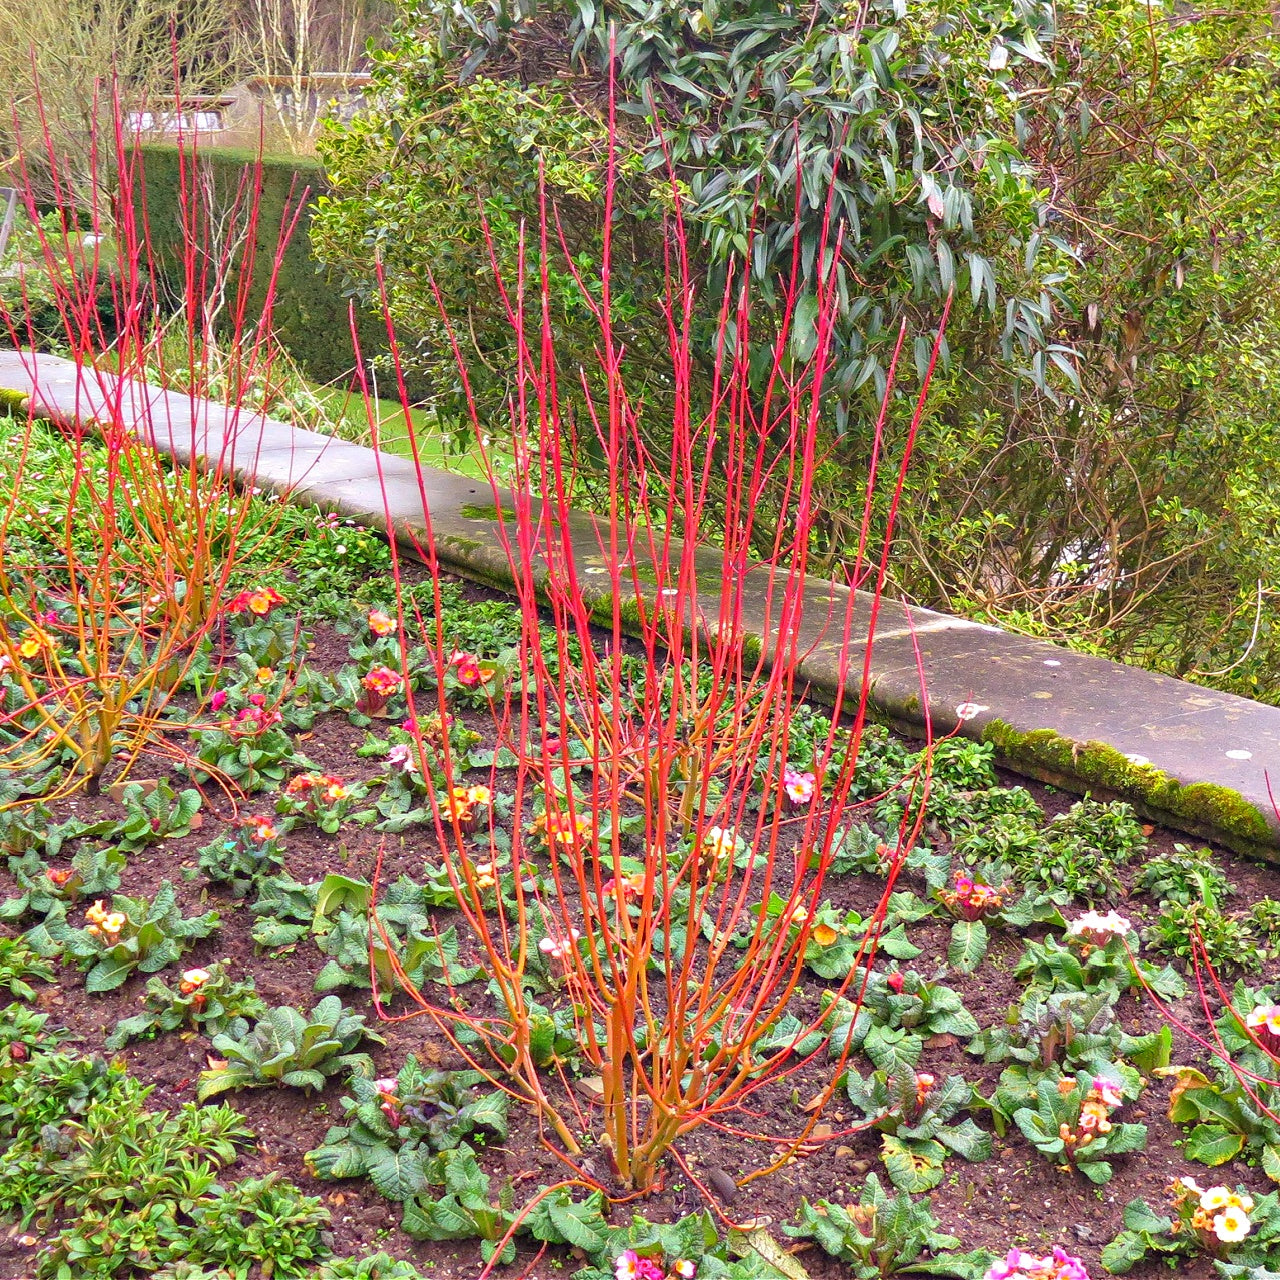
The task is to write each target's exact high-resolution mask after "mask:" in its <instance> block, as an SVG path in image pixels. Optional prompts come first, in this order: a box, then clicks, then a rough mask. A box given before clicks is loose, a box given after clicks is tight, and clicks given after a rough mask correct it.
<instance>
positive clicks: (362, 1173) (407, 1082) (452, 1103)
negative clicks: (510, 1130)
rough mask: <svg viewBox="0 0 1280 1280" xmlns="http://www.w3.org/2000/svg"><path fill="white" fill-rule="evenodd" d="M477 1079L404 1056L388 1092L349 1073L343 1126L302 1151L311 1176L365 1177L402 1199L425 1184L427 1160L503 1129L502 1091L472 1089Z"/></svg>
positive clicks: (468, 1073) (500, 1133)
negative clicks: (475, 1091)
mask: <svg viewBox="0 0 1280 1280" xmlns="http://www.w3.org/2000/svg"><path fill="white" fill-rule="evenodd" d="M482 1079H483V1077H482V1076H481V1075H480V1074H479V1073H478V1072H474V1071H434V1070H429V1069H424V1068H422V1067H421V1066H420V1065H419V1064H418V1060H417V1059H416V1058H415V1057H414V1056H413V1055H412V1054H411V1055H410V1056H409V1057H408V1058H407V1059H406V1060H405V1064H404V1066H403V1067H401V1068H400V1072H399V1074H398V1075H397V1076H396V1078H395V1088H394V1091H393V1093H392V1094H391V1095H390V1096H389V1095H388V1094H387V1093H386V1092H383V1091H382V1090H380V1089H379V1083H383V1084H385V1082H377V1081H374V1080H373V1079H372V1078H371V1077H370V1076H369V1075H367V1074H365V1073H362V1072H356V1073H353V1074H352V1077H351V1080H350V1092H349V1093H348V1094H347V1096H346V1097H344V1098H342V1099H341V1105H342V1109H343V1112H344V1119H345V1123H344V1124H342V1125H336V1126H334V1127H333V1128H331V1129H330V1130H329V1131H328V1133H326V1134H325V1137H324V1142H323V1143H322V1144H321V1145H320V1146H318V1147H316V1148H315V1149H314V1150H313V1151H308V1152H307V1155H306V1161H307V1165H308V1167H309V1168H310V1169H311V1171H312V1172H313V1173H314V1174H315V1175H316V1177H317V1178H326V1179H332V1180H338V1179H342V1178H368V1179H369V1180H370V1181H371V1182H372V1183H373V1185H374V1186H375V1187H376V1188H377V1190H378V1193H379V1194H380V1195H383V1196H385V1197H386V1198H387V1199H388V1200H407V1199H408V1198H409V1197H410V1196H412V1195H418V1194H422V1193H424V1192H426V1190H427V1188H428V1185H429V1184H428V1181H427V1165H428V1162H429V1161H430V1159H431V1157H432V1155H433V1154H434V1153H435V1152H438V1151H444V1150H448V1149H449V1148H451V1147H456V1146H458V1145H459V1144H460V1143H461V1141H462V1139H463V1138H465V1137H467V1136H468V1135H469V1134H471V1133H473V1132H474V1131H475V1130H477V1129H483V1130H487V1131H488V1132H489V1133H492V1134H494V1135H495V1136H496V1137H499V1138H504V1137H506V1134H507V1096H506V1094H504V1093H502V1092H500V1091H498V1090H492V1091H490V1092H488V1093H485V1094H482V1095H481V1096H479V1097H475V1096H472V1090H473V1088H474V1086H475V1085H477V1084H479V1083H480V1081H481V1080H482Z"/></svg>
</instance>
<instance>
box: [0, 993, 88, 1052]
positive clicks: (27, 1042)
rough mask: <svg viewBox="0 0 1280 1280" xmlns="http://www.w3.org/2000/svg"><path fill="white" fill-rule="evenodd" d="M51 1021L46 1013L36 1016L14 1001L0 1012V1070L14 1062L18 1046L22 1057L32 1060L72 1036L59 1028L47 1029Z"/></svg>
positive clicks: (30, 1010) (36, 1014) (32, 1010)
mask: <svg viewBox="0 0 1280 1280" xmlns="http://www.w3.org/2000/svg"><path fill="white" fill-rule="evenodd" d="M48 1021H49V1015H48V1014H47V1013H37V1012H36V1011H35V1010H34V1009H29V1008H27V1006H26V1005H24V1004H18V1003H16V1002H15V1003H13V1004H11V1005H8V1006H7V1007H6V1008H4V1009H0V1067H7V1066H9V1065H10V1064H11V1063H13V1061H14V1056H13V1053H12V1046H13V1045H15V1044H16V1045H20V1046H21V1048H20V1050H19V1053H18V1056H19V1058H21V1059H22V1060H23V1061H29V1060H30V1058H31V1055H32V1054H33V1053H36V1052H39V1051H44V1050H48V1049H52V1048H54V1047H55V1046H56V1045H57V1044H58V1043H59V1042H60V1041H62V1040H65V1039H66V1038H67V1037H68V1036H69V1035H70V1034H71V1032H70V1031H66V1030H62V1029H59V1028H56V1027H55V1028H50V1029H48V1030H46V1029H45V1024H46V1023H47V1022H48Z"/></svg>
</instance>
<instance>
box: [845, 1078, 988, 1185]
mask: <svg viewBox="0 0 1280 1280" xmlns="http://www.w3.org/2000/svg"><path fill="white" fill-rule="evenodd" d="M845 1089H846V1091H847V1093H848V1095H849V1100H850V1101H851V1102H852V1103H853V1105H854V1106H855V1107H857V1108H858V1110H859V1111H861V1112H862V1114H863V1116H864V1117H865V1118H866V1120H867V1122H868V1123H869V1124H870V1125H871V1127H872V1128H873V1129H878V1130H879V1131H880V1133H882V1134H883V1135H884V1136H883V1137H882V1138H881V1140H880V1158H881V1159H882V1160H883V1161H884V1166H885V1169H886V1171H887V1172H888V1174H889V1181H890V1182H892V1183H893V1185H894V1186H895V1187H898V1188H899V1189H900V1190H902V1191H909V1192H912V1193H913V1194H914V1193H917V1192H921V1191H930V1190H932V1189H933V1188H934V1187H936V1186H937V1185H938V1184H939V1183H940V1182H941V1181H942V1174H943V1164H944V1162H945V1160H946V1158H947V1153H948V1152H949V1151H951V1152H954V1153H955V1154H956V1155H958V1156H960V1157H962V1158H963V1159H965V1160H986V1159H987V1158H988V1157H989V1156H990V1155H991V1135H990V1134H989V1133H985V1132H984V1131H983V1130H982V1129H979V1128H978V1126H977V1125H976V1124H975V1123H974V1122H973V1120H972V1118H971V1117H969V1116H965V1117H964V1118H963V1119H960V1117H961V1115H962V1113H964V1112H965V1111H967V1110H968V1109H969V1108H970V1107H972V1106H974V1105H975V1104H978V1105H982V1104H981V1100H980V1099H979V1098H978V1097H977V1095H976V1094H975V1092H974V1089H973V1086H972V1085H971V1084H969V1083H968V1081H966V1080H965V1078H964V1077H963V1076H947V1077H946V1079H945V1080H943V1081H941V1083H935V1082H934V1081H933V1078H932V1077H931V1076H926V1077H923V1078H922V1077H920V1076H919V1075H916V1074H907V1073H904V1074H902V1075H899V1076H889V1075H886V1074H885V1073H884V1072H883V1071H877V1072H875V1073H874V1074H873V1075H871V1076H868V1077H866V1078H865V1079H864V1078H863V1077H862V1076H860V1075H859V1074H858V1073H857V1072H856V1071H854V1070H853V1069H852V1068H850V1070H849V1071H848V1073H847V1075H846V1079H845Z"/></svg>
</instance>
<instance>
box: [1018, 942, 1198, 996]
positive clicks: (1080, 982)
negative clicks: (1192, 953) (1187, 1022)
mask: <svg viewBox="0 0 1280 1280" xmlns="http://www.w3.org/2000/svg"><path fill="white" fill-rule="evenodd" d="M1125 941H1126V940H1125V939H1124V938H1121V937H1113V938H1111V939H1110V940H1109V941H1108V942H1107V943H1106V945H1105V946H1101V947H1098V946H1092V947H1089V948H1087V954H1086V952H1085V950H1083V949H1082V948H1080V947H1078V946H1072V945H1070V944H1064V943H1062V942H1059V941H1058V939H1057V938H1055V937H1054V936H1053V935H1052V934H1049V935H1048V936H1047V937H1045V939H1044V940H1043V941H1042V942H1037V941H1035V939H1029V940H1028V942H1027V946H1026V950H1025V951H1024V952H1023V953H1022V955H1021V956H1020V957H1019V959H1018V963H1017V964H1016V965H1015V966H1014V970H1013V973H1014V977H1016V978H1020V979H1021V980H1022V981H1023V982H1025V983H1027V984H1028V990H1030V991H1033V992H1036V993H1038V994H1043V995H1050V994H1052V993H1053V992H1057V991H1082V992H1087V993H1089V994H1097V993H1102V994H1105V995H1106V996H1107V998H1108V999H1109V1000H1111V1001H1112V1003H1114V1002H1115V1001H1116V1000H1118V999H1119V998H1120V996H1121V995H1123V994H1124V992H1126V991H1129V990H1131V989H1133V988H1135V987H1138V988H1141V987H1144V986H1146V987H1150V988H1151V990H1152V991H1154V992H1155V993H1156V995H1158V996H1159V997H1160V998H1161V999H1163V1000H1179V999H1181V998H1182V997H1183V996H1184V995H1186V993H1187V984H1186V983H1185V982H1184V981H1183V980H1182V977H1181V975H1180V974H1179V973H1178V971H1177V970H1176V969H1174V968H1173V966H1172V965H1165V967H1164V968H1163V969H1157V968H1156V966H1155V965H1153V964H1150V963H1149V962H1148V961H1146V960H1142V959H1140V958H1139V957H1137V956H1136V955H1132V954H1131V952H1132V951H1134V950H1136V948H1137V942H1136V939H1135V941H1134V942H1132V943H1130V944H1129V946H1128V947H1127V948H1126V946H1125Z"/></svg>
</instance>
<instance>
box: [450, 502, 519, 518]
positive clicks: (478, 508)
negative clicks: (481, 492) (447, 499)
mask: <svg viewBox="0 0 1280 1280" xmlns="http://www.w3.org/2000/svg"><path fill="white" fill-rule="evenodd" d="M458 514H459V515H460V516H461V517H462V518H463V519H464V520H496V519H497V518H498V514H499V512H498V508H497V507H496V506H495V505H494V504H493V503H492V502H490V503H488V504H487V505H484V504H477V503H474V502H467V503H464V504H463V505H462V506H461V507H459V508H458ZM501 514H502V518H503V519H504V520H514V519H515V518H516V513H515V512H514V511H512V510H511V508H510V507H503V508H502V512H501Z"/></svg>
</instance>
